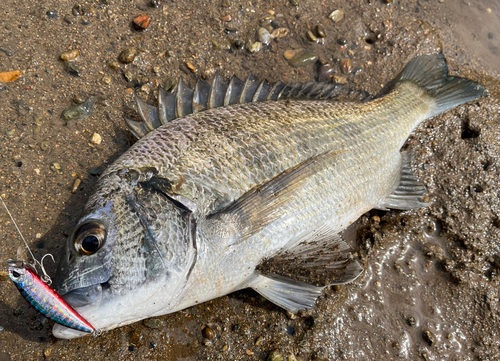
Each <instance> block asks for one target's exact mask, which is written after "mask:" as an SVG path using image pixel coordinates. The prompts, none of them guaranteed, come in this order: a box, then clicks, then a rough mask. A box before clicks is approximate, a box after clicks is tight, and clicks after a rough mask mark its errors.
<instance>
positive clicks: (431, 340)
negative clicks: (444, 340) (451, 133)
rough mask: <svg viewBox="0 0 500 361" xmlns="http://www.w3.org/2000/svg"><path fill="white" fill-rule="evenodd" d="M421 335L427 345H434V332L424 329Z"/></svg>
mask: <svg viewBox="0 0 500 361" xmlns="http://www.w3.org/2000/svg"><path fill="white" fill-rule="evenodd" d="M422 337H423V339H424V341H425V342H427V343H428V344H429V346H432V345H434V343H436V336H434V334H433V333H432V332H431V331H429V330H425V331H424V332H422Z"/></svg>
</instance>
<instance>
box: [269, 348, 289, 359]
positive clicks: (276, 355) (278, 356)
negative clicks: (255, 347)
mask: <svg viewBox="0 0 500 361" xmlns="http://www.w3.org/2000/svg"><path fill="white" fill-rule="evenodd" d="M284 360H285V359H284V357H283V355H282V354H281V353H280V352H279V351H278V350H274V351H272V352H271V353H270V354H269V356H267V361H284Z"/></svg>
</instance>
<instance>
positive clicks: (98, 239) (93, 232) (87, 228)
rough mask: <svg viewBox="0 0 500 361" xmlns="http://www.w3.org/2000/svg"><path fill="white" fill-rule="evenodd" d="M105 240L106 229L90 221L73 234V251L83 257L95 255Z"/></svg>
mask: <svg viewBox="0 0 500 361" xmlns="http://www.w3.org/2000/svg"><path fill="white" fill-rule="evenodd" d="M105 239H106V227H104V225H103V224H102V223H99V222H96V221H92V222H89V223H85V224H83V225H81V226H80V228H78V229H77V230H76V232H75V233H74V237H73V240H74V241H73V242H74V245H75V249H76V250H77V251H78V252H79V253H80V254H81V255H84V256H90V255H92V254H94V253H96V252H97V251H98V250H99V249H100V248H101V247H102V245H103V243H104V241H105Z"/></svg>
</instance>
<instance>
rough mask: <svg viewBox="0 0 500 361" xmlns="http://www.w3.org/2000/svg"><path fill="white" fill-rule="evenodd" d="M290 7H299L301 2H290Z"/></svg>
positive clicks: (294, 0) (296, 0)
mask: <svg viewBox="0 0 500 361" xmlns="http://www.w3.org/2000/svg"><path fill="white" fill-rule="evenodd" d="M290 5H292V6H299V1H298V0H290Z"/></svg>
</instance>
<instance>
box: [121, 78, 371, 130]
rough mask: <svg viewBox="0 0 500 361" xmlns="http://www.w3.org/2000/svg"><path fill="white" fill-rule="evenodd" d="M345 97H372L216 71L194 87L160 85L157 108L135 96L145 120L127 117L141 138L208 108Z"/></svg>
mask: <svg viewBox="0 0 500 361" xmlns="http://www.w3.org/2000/svg"><path fill="white" fill-rule="evenodd" d="M334 97H335V98H340V97H344V98H346V100H365V99H367V98H368V97H369V96H367V94H366V93H362V92H351V91H350V90H349V89H347V88H345V87H342V86H340V85H338V84H334V83H317V82H312V81H311V82H306V83H294V84H285V83H281V82H277V83H274V84H271V83H269V82H268V81H267V80H266V79H264V80H259V79H257V78H256V77H255V76H253V75H251V74H250V75H249V76H248V77H247V78H246V79H245V81H242V80H240V79H238V78H237V77H235V76H233V77H232V78H231V80H230V81H229V83H228V82H226V81H225V80H224V79H223V78H222V77H221V76H220V75H219V72H216V73H215V76H214V79H213V80H212V83H211V84H209V83H207V82H205V81H203V80H198V81H197V83H196V85H195V87H194V90H192V89H191V88H189V87H188V85H187V84H186V83H185V82H184V80H183V79H182V77H179V81H178V82H177V85H176V86H175V88H174V89H173V90H172V91H167V90H165V89H163V88H162V87H160V89H159V93H158V107H155V106H153V105H150V104H148V103H146V102H145V101H144V100H142V99H141V98H139V97H138V96H136V102H137V108H138V110H139V115H140V117H141V119H142V120H143V122H142V123H141V122H137V121H134V120H130V119H126V123H127V126H128V128H129V130H130V131H131V132H132V134H134V135H135V136H136V137H137V138H138V139H140V138H142V137H144V136H145V135H146V134H147V133H149V132H150V131H152V130H154V129H156V128H158V127H159V126H161V125H163V124H166V123H168V122H170V121H172V120H174V119H176V118H180V117H184V116H186V115H189V114H192V113H198V112H201V111H204V110H207V109H212V108H217V107H222V106H228V105H233V104H245V103H251V102H263V101H272V100H281V99H286V98H296V99H332V98H334Z"/></svg>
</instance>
